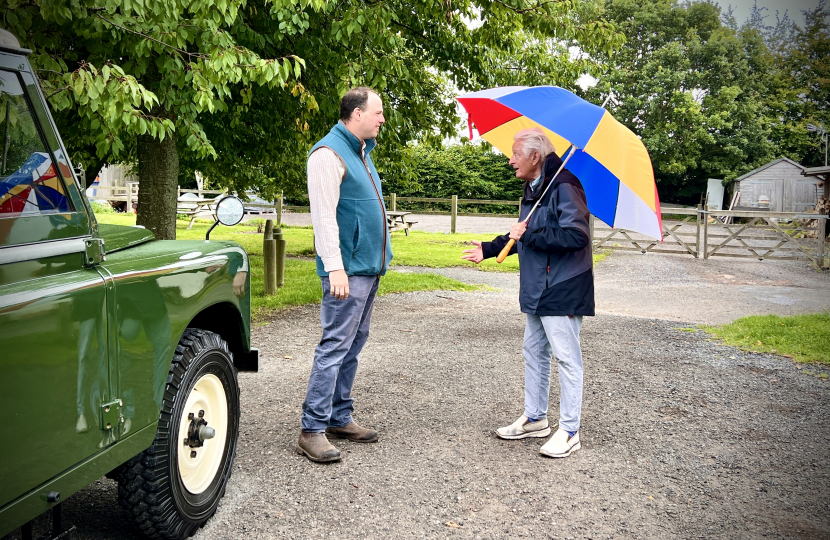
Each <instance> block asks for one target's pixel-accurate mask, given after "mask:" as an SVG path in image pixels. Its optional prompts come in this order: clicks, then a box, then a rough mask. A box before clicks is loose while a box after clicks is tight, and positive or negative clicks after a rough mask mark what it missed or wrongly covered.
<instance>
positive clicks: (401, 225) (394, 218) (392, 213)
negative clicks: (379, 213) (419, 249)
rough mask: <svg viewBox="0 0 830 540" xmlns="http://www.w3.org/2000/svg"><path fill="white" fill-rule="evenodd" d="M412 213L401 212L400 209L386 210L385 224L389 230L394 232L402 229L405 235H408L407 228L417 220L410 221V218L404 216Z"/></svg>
mask: <svg viewBox="0 0 830 540" xmlns="http://www.w3.org/2000/svg"><path fill="white" fill-rule="evenodd" d="M410 214H412V212H403V211H400V210H387V211H386V224H387V226H388V227H389V232H390V233H392V232H395V231H400V230H403V232H404V234H405V235H406V236H409V229H410V228H412V225H414V224H415V223H418V222H417V221H412V219H411V218H407V217H406V216H408V215H410Z"/></svg>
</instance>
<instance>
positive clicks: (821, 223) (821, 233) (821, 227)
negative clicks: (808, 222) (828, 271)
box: [816, 214, 827, 268]
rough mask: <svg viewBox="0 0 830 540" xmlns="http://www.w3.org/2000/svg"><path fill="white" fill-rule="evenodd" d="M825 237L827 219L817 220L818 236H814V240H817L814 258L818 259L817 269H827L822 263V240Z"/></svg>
mask: <svg viewBox="0 0 830 540" xmlns="http://www.w3.org/2000/svg"><path fill="white" fill-rule="evenodd" d="M825 215H826V214H825ZM826 235H827V219H819V220H818V234H817V235H816V240H818V250H817V251H816V258H817V259H818V265H819V268H827V265H826V264H825V263H824V238H825V236H826Z"/></svg>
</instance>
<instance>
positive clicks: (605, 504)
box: [65, 253, 830, 539]
mask: <svg viewBox="0 0 830 540" xmlns="http://www.w3.org/2000/svg"><path fill="white" fill-rule="evenodd" d="M404 270H406V269H404ZM410 271H421V270H420V269H411V270H410ZM441 273H444V274H446V275H450V276H452V277H456V278H457V279H461V280H464V281H468V282H477V283H486V284H488V285H490V286H491V287H494V288H496V289H498V290H495V291H479V292H473V293H459V292H419V293H407V294H399V295H391V296H386V297H383V298H380V299H378V301H377V303H376V307H375V313H374V320H373V325H372V336H371V337H370V339H369V343H368V344H367V346H366V348H365V350H364V354H363V357H362V363H361V368H360V370H359V372H358V378H357V382H356V385H355V389H354V393H355V396H356V407H357V409H356V418H357V420H358V421H360V422H361V423H363V424H365V425H368V426H373V427H375V428H377V429H378V430H379V431H380V432H381V440H380V442H379V443H377V444H369V445H360V444H356V443H351V442H342V441H338V442H336V444H338V446H339V447H340V448H341V449H342V450H343V451H344V459H343V461H342V462H340V463H335V464H328V465H319V464H312V463H310V462H309V461H308V460H307V459H305V458H304V457H301V456H299V455H298V454H297V453H296V452H295V450H294V445H295V442H296V437H297V433H298V429H299V418H300V410H301V402H302V400H303V396H304V393H305V387H306V383H307V377H308V374H309V370H310V366H311V360H312V354H313V350H314V346H315V345H316V342H317V340H318V339H319V335H320V329H319V307H317V306H306V307H301V308H297V309H294V310H291V311H287V312H283V313H281V314H280V315H278V316H277V317H275V318H274V319H273V320H272V321H271V322H270V323H269V324H267V325H266V326H261V327H258V328H256V329H255V330H254V341H255V344H256V345H257V346H259V347H260V349H261V351H262V356H263V358H262V369H261V371H260V372H259V373H257V374H242V375H240V382H241V386H242V389H243V395H242V398H243V404H244V406H243V411H242V433H241V439H240V446H239V452H238V455H237V459H236V465H235V467H236V470H235V471H234V475H233V477H232V478H231V481H230V484H229V486H228V491H227V494H226V496H225V498H224V499H223V501H222V504H221V506H220V508H219V511H218V512H217V514H216V516H215V517H214V518H213V519H212V520H211V521H210V522H209V523H208V524H207V526H206V527H205V528H204V529H202V530H201V531H200V532H199V533H198V534H197V535H196V538H199V539H225V538H233V539H236V538H298V539H299V538H302V539H315V538H341V539H345V538H350V539H351V538H371V539H374V538H377V539H386V538H465V539H466V538H469V539H475V538H482V539H488V538H489V539H501V538H519V537H527V538H563V539H566V538H579V539H582V538H595V539H598V538H758V537H769V538H816V539H818V538H828V537H830V471H828V467H827V463H828V462H830V416H828V410H830V391H828V390H829V389H828V384H830V383H827V382H826V381H825V380H824V379H823V378H821V375H822V374H824V376H826V374H827V371H828V370H827V369H826V368H817V367H815V366H806V367H803V369H799V367H800V366H796V365H795V364H793V363H792V362H791V361H790V360H788V359H786V358H781V357H777V356H773V355H761V354H747V353H743V352H740V351H738V350H735V349H732V348H729V347H725V346H723V345H720V344H718V343H715V342H713V341H710V340H709V339H708V338H707V335H706V334H704V333H703V332H701V331H694V327H693V325H692V324H690V323H719V322H725V321H728V320H731V319H733V318H735V317H737V316H740V315H744V314H748V313H765V312H775V313H782V314H788V313H791V312H798V311H817V310H820V309H824V308H826V307H827V306H828V305H830V298H828V294H829V293H828V291H830V276H828V275H826V274H819V273H816V272H814V271H812V270H810V269H809V268H808V267H806V266H805V265H799V264H797V263H793V264H785V263H778V262H772V261H766V262H764V263H757V262H756V263H746V262H744V261H740V262H735V261H728V260H727V261H722V260H717V261H713V260H710V261H705V262H704V261H695V260H694V259H691V258H689V259H687V258H683V257H672V256H665V255H646V256H643V255H639V254H633V255H632V254H620V253H615V254H612V255H611V256H609V258H607V259H606V260H605V261H603V262H602V263H601V264H600V266H599V267H598V269H597V299H598V307H599V308H600V313H598V315H597V316H596V317H593V318H586V319H585V324H584V327H583V333H582V343H583V350H584V356H585V367H586V373H585V401H584V407H583V425H582V429H581V432H580V434H581V438H582V441H583V443H582V450H581V451H579V452H577V453H575V454H574V455H573V456H571V457H570V458H567V459H564V460H552V459H547V458H543V457H541V456H540V455H539V453H538V450H539V447H540V446H541V444H542V443H543V442H544V441H542V440H526V441H502V440H500V439H498V438H496V437H495V435H494V434H493V430H494V429H495V428H496V427H498V426H501V425H505V424H507V423H510V422H512V421H513V420H514V419H515V418H516V417H517V416H518V415H519V414H521V412H522V400H523V394H522V385H523V361H522V357H521V354H520V351H521V339H522V333H523V327H524V318H523V316H522V314H521V313H519V310H518V302H517V286H518V277H517V276H516V275H510V274H497V273H485V272H479V271H476V270H474V269H446V270H442V271H441ZM551 394H552V395H551V409H552V417H553V418H555V417H556V410H557V409H556V407H557V405H558V385H557V384H553V385H552V389H551ZM65 506H66V517H67V519H68V520H69V521H70V522H71V523H74V524H76V525H77V526H78V529H79V532H78V534H77V536H76V538H80V539H91V538H96V539H99V538H100V539H103V538H140V536H139V535H138V534H137V533H136V532H135V530H134V529H133V528H132V527H131V526H130V525H129V524H128V523H127V522H126V521H124V520H123V519H122V518H121V516H120V514H119V512H118V510H117V507H116V504H115V486H114V484H113V483H112V482H110V481H109V480H106V479H101V480H99V481H98V482H97V483H96V484H94V485H92V486H90V487H88V488H86V489H85V490H83V491H82V492H81V493H79V494H78V495H76V496H74V497H72V498H70V499H69V500H68V501H67V503H65Z"/></svg>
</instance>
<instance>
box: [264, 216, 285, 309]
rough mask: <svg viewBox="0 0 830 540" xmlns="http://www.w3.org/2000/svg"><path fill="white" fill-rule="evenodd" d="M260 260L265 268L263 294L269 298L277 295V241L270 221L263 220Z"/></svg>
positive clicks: (272, 223)
mask: <svg viewBox="0 0 830 540" xmlns="http://www.w3.org/2000/svg"><path fill="white" fill-rule="evenodd" d="M277 230H279V229H277ZM280 237H282V234H280ZM262 259H263V265H264V267H265V279H264V286H263V292H264V293H265V296H271V295H274V294H276V293H277V241H276V240H274V222H273V220H270V219H268V220H265V233H264V235H263V240H262Z"/></svg>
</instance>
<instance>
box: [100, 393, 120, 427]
mask: <svg viewBox="0 0 830 540" xmlns="http://www.w3.org/2000/svg"><path fill="white" fill-rule="evenodd" d="M123 404H124V403H123V402H122V401H121V400H120V399H116V400H114V401H110V402H109V403H104V404H103V405H101V429H102V430H103V431H109V430H111V429H115V426H117V425H119V424H121V423H122V422H124V416H123V415H122V414H121V406H122V405H123Z"/></svg>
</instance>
